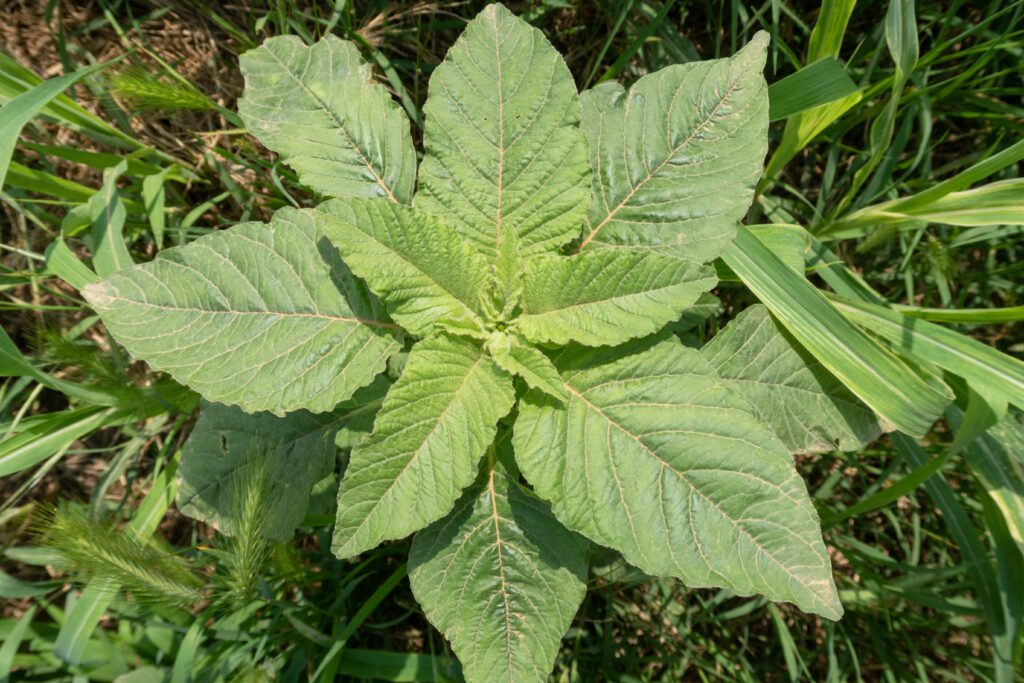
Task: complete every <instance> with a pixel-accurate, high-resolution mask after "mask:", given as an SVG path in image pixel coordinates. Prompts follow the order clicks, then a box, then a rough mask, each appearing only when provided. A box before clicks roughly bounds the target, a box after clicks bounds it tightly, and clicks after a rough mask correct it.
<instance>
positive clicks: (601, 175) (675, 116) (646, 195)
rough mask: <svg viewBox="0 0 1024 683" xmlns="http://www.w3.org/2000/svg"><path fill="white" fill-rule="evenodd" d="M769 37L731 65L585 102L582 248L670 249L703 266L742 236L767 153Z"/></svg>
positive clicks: (678, 72)
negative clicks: (588, 185)
mask: <svg viewBox="0 0 1024 683" xmlns="http://www.w3.org/2000/svg"><path fill="white" fill-rule="evenodd" d="M767 45H768V35H767V34H766V33H764V32H761V33H758V34H757V35H756V36H754V38H753V40H751V42H750V43H749V44H748V45H747V46H746V47H744V48H743V49H742V50H741V51H740V52H738V53H737V54H736V55H735V56H734V57H732V58H730V59H719V60H711V61H705V62H692V63H690V64H680V65H674V66H669V67H667V68H665V69H662V70H661V71H658V72H655V73H653V74H648V75H647V76H644V77H642V78H641V79H640V80H638V81H637V82H636V84H634V85H633V87H632V88H630V89H629V92H628V93H627V92H626V91H625V90H624V89H623V87H622V86H621V85H619V84H617V83H603V84H601V85H599V86H597V87H596V88H593V89H592V90H588V91H587V92H585V93H583V95H582V101H583V131H584V133H585V134H586V136H587V139H588V141H589V143H590V165H591V167H592V168H593V169H594V179H593V188H592V190H591V199H590V209H589V212H588V214H587V222H586V226H585V230H584V234H583V241H582V242H581V243H580V245H579V248H580V249H583V248H585V247H586V246H588V245H592V246H614V247H624V248H642V247H647V248H650V247H653V246H658V247H662V248H666V247H672V248H674V250H675V251H676V252H677V253H679V254H680V255H682V256H685V257H686V258H689V259H691V260H694V261H698V262H702V263H703V262H706V261H710V260H711V259H713V258H715V257H716V256H718V255H719V254H720V253H721V252H722V249H724V248H725V246H726V245H727V244H728V243H729V241H730V240H732V238H733V236H734V235H735V234H736V226H737V225H738V224H739V220H740V219H741V218H743V216H744V214H746V212H747V208H748V207H749V206H750V202H751V200H752V199H753V196H754V185H755V183H756V182H757V179H758V178H759V177H760V175H761V169H762V166H763V164H764V157H765V153H766V152H767V149H768V135H767V130H768V86H767V84H766V83H765V80H764V77H763V76H762V75H761V71H762V70H763V69H764V63H765V52H766V46H767Z"/></svg>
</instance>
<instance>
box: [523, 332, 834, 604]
mask: <svg viewBox="0 0 1024 683" xmlns="http://www.w3.org/2000/svg"><path fill="white" fill-rule="evenodd" d="M645 344H646V345H648V346H650V343H649V342H645ZM632 346H633V348H631V349H622V348H619V349H598V350H593V351H589V352H587V351H584V350H582V349H579V348H575V349H573V348H570V349H568V350H567V351H566V352H564V353H563V354H561V355H560V356H559V357H558V358H556V359H555V364H556V366H557V367H558V368H559V371H560V372H561V373H562V376H563V377H565V378H566V381H567V384H566V388H567V389H568V391H569V393H570V395H571V397H570V399H569V401H568V403H567V404H565V405H562V404H558V403H555V402H554V401H553V400H551V399H549V398H547V397H545V396H544V395H543V394H540V393H539V392H536V391H531V392H530V393H528V394H527V395H526V396H525V397H524V399H523V400H522V401H521V403H520V411H519V418H518V420H517V422H516V427H515V435H514V439H513V446H514V448H515V452H516V460H517V462H518V463H519V465H520V467H521V468H522V471H523V474H524V475H525V476H526V478H527V480H529V481H530V483H532V484H533V486H534V488H535V490H536V491H537V493H538V494H539V495H540V496H541V497H542V498H545V499H546V500H549V501H550V502H551V504H552V509H553V511H554V513H555V515H556V516H557V517H558V519H559V520H560V521H561V522H562V523H563V524H565V525H566V526H567V527H569V528H570V529H574V530H576V531H579V532H580V533H582V534H584V535H585V536H587V537H589V538H590V539H591V540H593V541H595V542H596V543H600V544H601V545H606V546H609V547H611V548H614V549H616V550H618V551H620V552H621V553H622V554H623V556H624V557H625V559H626V560H627V561H628V562H630V563H632V564H634V565H635V566H637V567H639V568H640V569H642V570H643V571H645V572H648V573H650V574H656V575H666V576H676V577H678V578H680V579H682V580H683V581H684V582H685V583H686V584H687V585H688V586H693V587H698V586H720V587H723V588H728V589H729V590H731V591H733V592H734V593H737V594H739V595H752V594H755V593H760V594H763V595H765V596H766V597H768V598H769V599H772V600H788V601H790V602H794V603H796V604H797V605H798V606H799V607H800V608H801V609H803V610H806V611H810V612H815V613H817V614H821V615H822V616H824V617H827V618H829V619H838V618H839V616H840V615H841V614H842V607H841V606H840V605H839V601H838V598H837V596H836V591H835V586H834V584H833V583H832V575H831V572H830V567H829V559H828V555H827V553H826V552H825V545H824V543H822V540H821V531H820V528H819V524H818V516H817V514H816V512H815V510H814V507H813V505H812V504H811V501H810V498H809V497H808V495H807V490H806V488H805V487H804V484H803V482H802V481H801V479H800V477H799V476H798V474H797V472H796V469H795V468H794V465H793V461H792V458H791V456H790V455H789V453H788V451H787V450H786V448H785V447H784V446H783V445H782V444H781V443H780V442H779V441H778V439H776V438H775V436H774V435H773V434H772V433H771V432H770V431H769V430H768V429H767V428H765V427H764V426H763V425H761V423H760V422H759V421H758V420H757V418H756V417H755V416H754V415H753V414H752V413H751V412H750V409H749V408H748V407H747V405H746V403H745V402H744V401H743V400H742V399H741V398H739V397H738V396H736V395H735V394H733V393H732V392H731V391H730V390H729V389H728V388H727V387H726V385H725V383H724V382H722V381H721V380H720V379H719V378H718V375H717V374H716V373H715V370H714V369H713V368H712V367H711V366H710V365H709V364H708V363H707V361H705V360H704V359H703V357H702V356H701V354H700V352H698V351H695V350H693V349H688V348H685V347H683V346H682V345H681V344H679V343H678V342H676V341H675V340H672V339H669V340H667V341H662V342H660V343H656V344H655V345H653V346H650V348H648V349H646V350H640V348H642V347H641V345H640V344H634V345H632ZM627 351H633V353H629V354H628V355H625V354H626V353H627Z"/></svg>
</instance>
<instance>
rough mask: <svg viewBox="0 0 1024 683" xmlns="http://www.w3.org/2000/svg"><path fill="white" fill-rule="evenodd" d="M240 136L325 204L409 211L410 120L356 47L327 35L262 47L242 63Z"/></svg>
mask: <svg viewBox="0 0 1024 683" xmlns="http://www.w3.org/2000/svg"><path fill="white" fill-rule="evenodd" d="M240 64H241V68H242V75H243V76H245V93H244V95H243V96H242V98H241V99H240V100H239V101H238V113H239V114H240V115H241V117H242V120H243V121H244V122H245V125H246V128H247V129H248V130H249V132H250V133H252V134H253V135H254V136H256V138H257V139H258V140H259V141H260V142H262V143H263V144H264V145H266V146H267V147H268V148H270V149H271V150H273V151H275V152H277V153H278V154H280V155H281V157H282V158H283V159H284V160H285V161H286V162H287V163H288V165H289V166H291V167H292V168H294V169H295V171H296V172H297V173H298V174H299V179H300V180H301V181H302V182H303V183H305V184H306V185H308V186H309V187H311V188H313V189H314V190H316V191H317V192H319V193H321V194H324V195H327V196H332V197H335V196H341V195H347V196H358V197H387V198H388V199H390V200H392V201H395V202H401V203H403V204H408V203H409V200H410V199H411V198H412V191H413V184H414V182H415V177H416V152H415V150H414V149H413V146H412V135H411V134H410V132H409V119H408V118H407V117H406V115H405V112H403V111H402V108H401V107H400V106H399V105H398V103H396V102H395V101H394V100H392V99H391V96H390V95H388V93H387V91H386V90H385V89H384V88H383V87H382V86H380V85H378V84H377V83H375V82H374V81H373V75H372V70H371V67H370V66H369V65H368V64H366V63H365V62H364V61H363V59H362V57H360V56H359V51H358V50H357V49H356V47H355V45H353V44H352V43H349V42H347V41H343V40H340V39H338V38H337V37H335V36H332V35H327V36H325V37H324V38H323V39H322V40H320V41H319V42H317V43H316V44H315V45H313V46H312V47H307V46H305V45H303V43H302V41H301V40H300V39H299V38H298V36H278V37H275V38H270V39H268V40H266V41H264V43H263V45H261V46H260V47H258V48H256V49H255V50H250V51H249V52H246V53H245V54H243V55H242V57H241V59H240Z"/></svg>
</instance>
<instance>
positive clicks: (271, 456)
mask: <svg viewBox="0 0 1024 683" xmlns="http://www.w3.org/2000/svg"><path fill="white" fill-rule="evenodd" d="M386 388H387V382H386V381H384V380H383V377H381V378H379V381H378V382H374V383H373V385H371V386H369V387H367V388H366V389H364V390H363V391H360V392H358V393H357V396H360V395H362V396H361V400H359V401H358V402H356V401H355V399H353V401H351V402H346V403H345V404H342V405H340V406H338V408H337V409H336V410H334V411H332V412H329V413H318V414H314V413H310V412H307V411H304V410H299V411H295V412H293V413H288V414H287V415H285V416H284V417H277V416H275V415H272V414H270V413H253V414H249V413H245V412H243V411H242V410H241V409H239V408H236V407H234V406H225V405H222V404H219V403H207V404H204V405H203V407H202V412H201V413H200V416H199V420H198V421H197V422H196V426H195V427H194V428H193V429H192V434H191V435H190V436H189V439H188V442H186V444H185V448H184V452H183V455H182V461H181V468H180V469H179V476H180V478H181V483H180V485H179V487H178V508H179V509H180V510H181V511H182V512H183V513H184V514H186V515H188V516H189V517H192V518H194V519H198V520H201V521H203V522H207V523H209V524H212V525H214V526H215V527H217V529H218V530H219V531H220V532H221V533H223V534H227V535H232V534H233V533H234V529H233V525H234V521H235V520H234V515H235V514H236V513H237V511H238V504H237V502H233V501H232V499H231V496H232V487H233V486H236V484H235V483H234V480H235V479H236V478H238V477H242V478H243V480H244V473H243V472H241V470H244V469H245V468H250V467H256V468H259V470H260V471H261V472H262V474H263V476H264V477H265V480H266V484H267V489H266V494H265V496H264V500H265V504H266V513H265V514H264V515H263V519H264V525H263V531H264V533H265V534H266V536H267V538H268V539H270V540H272V541H287V540H288V539H289V538H291V536H292V532H293V531H294V530H295V528H296V527H297V526H299V524H300V523H301V522H302V518H303V516H304V515H305V514H306V506H307V502H308V500H309V492H310V490H311V489H312V488H313V485H314V484H316V482H318V481H320V480H321V479H323V478H324V477H326V476H327V475H329V474H330V473H331V472H332V471H333V470H334V461H335V456H336V453H337V449H336V448H335V445H334V435H335V433H336V432H337V431H338V429H340V428H341V427H343V426H344V425H346V424H347V423H348V422H349V421H351V420H353V419H358V418H363V417H365V416H367V415H370V416H372V414H373V412H374V411H375V410H376V408H377V407H379V405H380V401H379V396H380V395H382V394H383V391H384V390H386ZM236 488H237V487H236Z"/></svg>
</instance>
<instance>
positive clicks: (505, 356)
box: [487, 332, 569, 401]
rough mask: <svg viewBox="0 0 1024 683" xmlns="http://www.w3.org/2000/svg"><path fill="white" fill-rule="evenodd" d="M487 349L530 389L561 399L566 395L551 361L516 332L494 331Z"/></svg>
mask: <svg viewBox="0 0 1024 683" xmlns="http://www.w3.org/2000/svg"><path fill="white" fill-rule="evenodd" d="M487 350H488V351H489V352H490V354H491V358H493V359H494V362H495V363H497V364H498V365H499V366H500V367H501V368H502V369H503V370H504V371H505V372H507V373H509V374H510V375H518V376H519V377H522V378H523V380H524V381H525V382H526V384H527V385H528V386H530V387H531V388H533V389H540V390H541V391H543V392H545V393H547V394H550V395H552V396H554V397H555V398H557V399H560V400H563V401H564V400H566V399H568V398H569V394H568V392H566V390H565V386H564V382H563V381H562V378H561V376H559V374H558V370H557V369H556V368H555V366H554V364H552V362H551V361H550V360H549V359H548V357H547V356H545V355H544V353H543V352H542V351H540V350H538V349H535V348H534V347H532V346H530V345H529V343H527V342H526V341H525V340H523V339H522V338H520V337H519V336H518V335H514V334H505V333H503V332H496V333H494V334H493V335H492V336H491V338H490V339H489V340H488V342H487Z"/></svg>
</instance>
